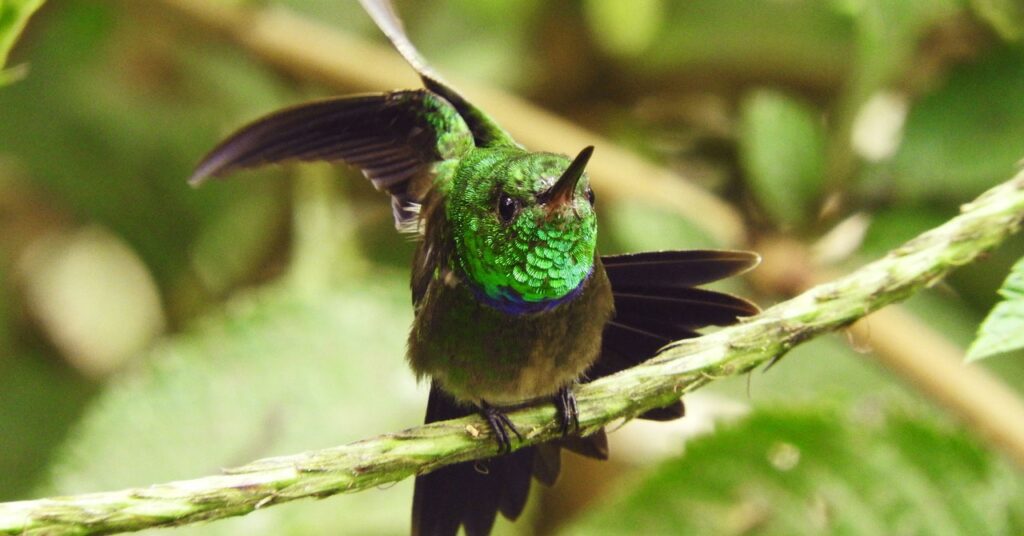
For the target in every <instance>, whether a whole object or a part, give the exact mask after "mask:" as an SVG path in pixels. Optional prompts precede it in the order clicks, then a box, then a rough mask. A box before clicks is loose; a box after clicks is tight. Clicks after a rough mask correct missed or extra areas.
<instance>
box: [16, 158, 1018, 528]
mask: <svg viewBox="0 0 1024 536" xmlns="http://www.w3.org/2000/svg"><path fill="white" fill-rule="evenodd" d="M1022 218H1024V173H1019V174H1018V175H1017V176H1016V177H1014V178H1013V179H1012V180H1010V181H1008V182H1006V183H1004V184H1001V185H999V186H997V187H995V188H993V189H992V190H990V191H989V192H987V193H985V194H983V195H982V196H981V197H979V198H978V199H977V200H975V201H974V202H972V203H970V204H968V205H966V206H964V208H963V211H962V213H961V214H960V215H959V216H957V217H955V218H953V219H952V220H950V221H948V222H947V223H945V224H943V225H941V226H939V227H937V228H935V229H932V230H931V231H929V232H927V233H924V234H922V235H920V236H918V237H917V238H915V239H913V240H911V241H910V242H907V243H906V244H904V245H903V246H902V247H900V248H898V249H896V250H893V251H891V252H890V253H889V254H888V255H886V256H885V257H884V258H882V259H880V260H878V261H875V262H874V263H871V264H869V265H867V266H864V267H863V268H861V269H859V270H857V271H855V272H853V273H851V274H850V275H847V276H845V277H842V278H840V279H837V280H835V281H833V282H831V283H826V284H823V285H819V286H816V287H814V288H812V289H810V290H808V291H807V292H805V293H803V294H801V295H799V296H797V297H796V298H793V299H791V300H788V301H786V302H783V303H780V304H778V305H776V306H774V307H772V308H770V309H768V310H766V311H764V312H763V313H762V314H760V315H758V316H756V317H753V318H751V319H749V320H748V321H747V322H744V323H742V324H739V325H736V326H732V327H729V328H725V329H722V330H720V331H717V332H715V333H713V334H710V335H707V336H704V337H700V338H697V339H688V340H684V341H678V342H676V343H674V344H672V345H670V346H669V347H668V348H666V349H664V350H663V351H662V352H661V353H659V354H658V355H657V356H655V357H654V358H652V359H651V360H649V361H647V362H645V363H643V364H641V365H639V366H636V367H634V368H631V369H629V370H626V371H623V372H622V373H619V374H616V375H613V376H609V377H607V378H603V379H601V380H598V381H595V382H593V383H590V384H587V385H584V386H581V387H579V388H578V389H577V391H576V392H577V398H578V402H579V410H580V425H581V427H582V428H583V429H584V430H585V431H593V430H596V429H597V428H599V427H601V426H604V425H606V424H608V423H610V422H611V421H613V420H617V419H624V418H627V419H628V418H631V417H634V416H636V415H637V414H639V413H641V412H643V411H646V410H648V409H651V408H654V407H658V406H661V405H665V404H666V403H668V402H670V401H672V400H674V399H676V398H678V397H679V396H681V395H683V394H684V393H687V392H690V391H693V390H694V389H697V388H699V387H701V386H702V385H704V384H707V383H709V382H711V381H714V380H715V379H716V378H720V377H725V376H733V375H737V374H742V373H744V372H747V371H749V370H752V369H754V368H756V367H758V366H759V365H762V364H764V363H766V362H770V361H771V360H774V359H778V358H780V357H781V356H782V355H784V354H785V353H786V352H787V351H789V350H790V349H791V348H793V347H794V346H796V345H797V344H800V343H801V342H803V341H805V340H807V339H809V338H811V337H814V336H816V335H819V334H821V333H824V332H827V331H831V330H835V329H839V328H842V327H844V326H846V325H848V324H850V323H851V322H853V321H855V320H857V319H859V318H861V317H863V316H864V315H866V314H868V313H870V312H872V311H874V310H876V309H879V308H881V307H883V306H885V305H887V304H890V303H893V302H896V301H899V300H902V299H905V298H907V297H908V296H910V295H911V294H913V293H914V292H915V291H917V290H919V289H921V288H923V287H926V286H928V285H932V284H934V283H935V282H937V281H938V280H939V279H941V278H942V277H943V276H944V275H945V274H947V273H948V272H950V271H951V270H953V269H954V268H956V267H957V266H960V265H963V264H966V263H969V262H971V261H972V260H974V259H976V258H977V257H978V256H979V255H981V254H982V253H984V252H985V251H987V250H989V249H991V248H993V247H995V246H996V245H998V244H999V243H1000V242H1001V241H1002V240H1003V239H1005V238H1006V237H1007V236H1009V235H1010V234H1011V233H1013V232H1015V231H1016V230H1017V229H1018V228H1019V227H1020V224H1021V220H1022ZM509 417H510V418H511V419H512V421H513V422H514V423H515V425H516V426H517V427H518V428H519V430H520V431H522V432H523V435H524V438H525V440H524V442H523V444H524V445H525V444H534V443H538V442H542V441H546V440H549V439H554V438H556V437H558V435H559V433H560V432H559V427H558V425H557V424H556V421H555V410H554V407H553V406H552V405H550V404H543V405H537V406H532V407H528V408H525V409H522V410H518V411H514V412H512V413H510V414H509ZM520 446H521V445H520ZM495 452H496V444H495V442H494V440H493V438H492V437H490V435H489V433H488V428H487V426H486V424H485V423H484V421H483V420H481V419H480V418H479V417H467V418H464V419H458V420H452V421H446V422H440V423H434V424H430V425H425V426H419V427H416V428H412V429H409V430H405V431H403V432H398V433H394V434H387V435H382V436H378V437H375V438H371V439H366V440H363V441H358V442H355V443H351V444H349V445H345V446H341V447H336V448H331V449H324V450H319V451H311V452H307V453H303V454H297V455H293V456H282V457H276V458H267V459H263V460H259V461H255V462H253V463H250V464H248V465H245V466H242V467H238V468H235V469H230V470H227V471H225V474H223V475H218V476H209V477H204V478H198V479H195V480H184V481H179V482H171V483H166V484H157V485H153V486H149V487H146V488H135V489H126V490H121V491H112V492H104V493H93V494H86V495H77V496H70V497H54V498H47V499H39V500H32V501H20V502H12V503H4V504H0V534H18V535H24V534H47V535H50V534H108V533H113V532H121V531H133V530H140V529H143V528H149V527H158V526H174V525H182V524H187V523H195V522H198V521H206V520H211V519H219V518H224V517H229V516H237V515H243V514H246V513H249V512H251V511H253V510H256V509H259V508H264V507H268V506H270V505H273V504H277V503H282V502H287V501H291V500H295V499H300V498H307V497H316V498H322V497H327V496H330V495H334V494H337V493H351V492H356V491H360V490H363V489H367V488H372V487H376V486H379V485H381V484H386V483H389V482H395V481H398V480H401V479H403V478H407V477H409V476H412V475H414V474H417V473H423V472H428V471H431V470H434V469H436V468H438V467H441V466H443V465H448V464H452V463H456V462H460V461H466V460H470V459H479V458H486V457H488V456H492V455H494V454H495Z"/></svg>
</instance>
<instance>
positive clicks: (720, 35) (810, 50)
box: [642, 0, 853, 82]
mask: <svg viewBox="0 0 1024 536" xmlns="http://www.w3.org/2000/svg"><path fill="white" fill-rule="evenodd" d="M665 7H666V15H665V19H666V23H665V24H662V25H661V30H662V31H661V32H660V35H659V38H658V39H657V40H656V41H655V44H654V46H652V47H651V49H650V50H651V53H650V54H648V55H645V56H644V57H643V58H642V66H643V67H644V68H645V69H649V70H656V71H664V70H672V71H678V70H680V69H683V71H684V72H688V71H692V70H693V69H695V68H702V67H703V68H707V67H708V66H713V72H714V73H716V74H717V75H718V76H721V74H722V73H723V72H735V73H742V75H743V77H744V78H747V79H749V77H750V76H751V75H752V74H753V75H760V76H770V77H773V78H776V77H777V78H778V79H786V78H789V79H797V80H815V81H819V82H820V81H827V80H831V81H835V80H837V79H840V78H842V76H843V74H844V72H845V71H846V69H847V68H848V66H847V65H844V64H843V62H841V61H837V58H848V57H849V56H850V52H851V48H852V45H853V43H852V37H853V31H852V30H853V27H852V25H851V24H850V20H849V17H848V16H846V15H844V14H843V13H841V12H839V11H838V10H836V9H835V8H834V6H831V5H830V4H829V2H822V1H820V0H792V1H787V2H775V1H766V0H688V1H686V2H667V3H666V6H665Z"/></svg>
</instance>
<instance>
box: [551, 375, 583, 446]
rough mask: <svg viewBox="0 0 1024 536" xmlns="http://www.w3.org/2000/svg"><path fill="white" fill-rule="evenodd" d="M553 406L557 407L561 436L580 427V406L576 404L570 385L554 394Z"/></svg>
mask: <svg viewBox="0 0 1024 536" xmlns="http://www.w3.org/2000/svg"><path fill="white" fill-rule="evenodd" d="M555 407H556V408H558V416H559V419H558V420H559V422H560V424H561V429H562V436H563V437H565V436H568V435H570V434H572V433H574V432H577V431H579V429H580V408H579V406H577V405H576V395H575V394H573V392H572V388H571V387H563V388H561V389H559V390H558V394H556V395H555Z"/></svg>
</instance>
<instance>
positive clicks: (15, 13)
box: [0, 0, 44, 87]
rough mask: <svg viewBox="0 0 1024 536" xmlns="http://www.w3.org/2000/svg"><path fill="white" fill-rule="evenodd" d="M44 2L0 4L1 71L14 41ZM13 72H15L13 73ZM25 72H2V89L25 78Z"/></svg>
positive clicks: (29, 0)
mask: <svg viewBox="0 0 1024 536" xmlns="http://www.w3.org/2000/svg"><path fill="white" fill-rule="evenodd" d="M43 2H44V0H3V1H2V2H0V69H3V67H4V65H5V64H6V63H7V55H8V54H10V52H11V47H13V46H14V41H15V40H17V39H18V35H20V34H21V31H22V30H23V29H24V28H25V25H26V24H28V19H29V17H31V16H32V14H33V13H35V12H36V10H37V9H39V8H40V7H41V6H42V5H43ZM12 71H13V72H12ZM23 74H24V71H23V70H21V71H17V70H9V71H3V70H0V87H3V86H4V85H6V84H9V83H11V82H13V81H15V80H17V79H18V78H19V77H20V76H23Z"/></svg>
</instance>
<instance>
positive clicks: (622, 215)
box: [597, 199, 717, 254]
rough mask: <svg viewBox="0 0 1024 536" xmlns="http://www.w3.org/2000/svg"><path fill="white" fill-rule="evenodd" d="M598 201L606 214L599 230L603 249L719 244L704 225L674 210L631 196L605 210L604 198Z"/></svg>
mask: <svg viewBox="0 0 1024 536" xmlns="http://www.w3.org/2000/svg"><path fill="white" fill-rule="evenodd" d="M597 202H598V204H599V205H598V210H599V211H600V213H601V218H602V219H601V223H602V227H601V229H602V232H600V233H598V238H599V240H600V241H601V242H600V244H598V246H599V248H600V250H601V252H602V253H608V254H615V253H635V252H638V251H652V250H655V251H656V250H665V249H701V248H713V247H716V245H717V244H715V241H714V239H713V238H712V237H709V236H708V235H707V234H706V233H704V232H703V231H701V229H700V227H698V226H696V225H694V224H693V223H692V222H690V221H687V220H685V219H683V218H680V217H679V214H678V213H676V212H673V211H671V210H664V209H662V208H659V207H652V206H650V205H648V204H646V203H638V202H636V201H629V200H623V201H620V202H617V203H615V205H614V206H611V207H609V209H608V210H601V208H602V207H601V205H600V203H601V200H600V199H599V200H598V201H597Z"/></svg>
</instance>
